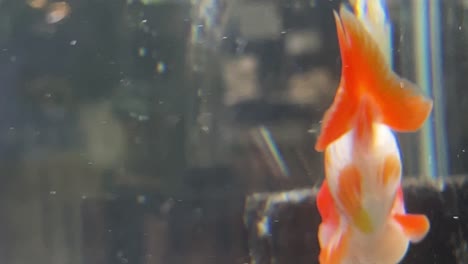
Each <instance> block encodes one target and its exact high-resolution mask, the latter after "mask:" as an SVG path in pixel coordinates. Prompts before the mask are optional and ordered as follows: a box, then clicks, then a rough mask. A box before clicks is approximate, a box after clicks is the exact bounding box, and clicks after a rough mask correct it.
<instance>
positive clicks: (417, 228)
mask: <svg viewBox="0 0 468 264" xmlns="http://www.w3.org/2000/svg"><path fill="white" fill-rule="evenodd" d="M393 217H394V219H395V220H396V221H397V222H398V224H400V226H401V228H402V229H403V232H404V233H405V234H406V235H407V236H408V237H409V239H410V241H411V242H413V243H417V242H419V241H421V240H422V239H423V238H424V237H425V236H426V235H427V233H428V232H429V229H430V223H429V219H427V217H426V216H425V215H422V214H395V215H394V216H393Z"/></svg>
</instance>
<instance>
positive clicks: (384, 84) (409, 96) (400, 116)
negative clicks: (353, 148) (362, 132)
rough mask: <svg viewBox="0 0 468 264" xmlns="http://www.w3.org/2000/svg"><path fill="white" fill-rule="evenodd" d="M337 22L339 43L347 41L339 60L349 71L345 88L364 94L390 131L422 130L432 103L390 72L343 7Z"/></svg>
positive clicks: (379, 119)
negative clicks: (344, 54)
mask: <svg viewBox="0 0 468 264" xmlns="http://www.w3.org/2000/svg"><path fill="white" fill-rule="evenodd" d="M339 18H340V21H341V28H342V29H340V30H339V31H338V34H339V35H340V34H341V35H344V36H341V37H339V39H343V40H345V41H346V40H347V48H344V49H343V51H345V53H346V56H343V55H342V57H343V58H344V59H343V64H344V65H345V68H348V69H347V70H345V71H344V72H343V73H344V74H343V76H345V77H346V79H348V80H349V83H350V84H352V85H346V86H345V87H347V88H348V89H350V88H352V89H354V90H360V92H361V93H362V94H366V95H367V97H368V98H370V100H371V101H372V102H373V105H375V107H376V110H378V115H376V117H377V119H378V121H379V122H382V123H384V124H385V125H387V126H389V127H390V128H392V129H393V130H395V131H398V132H414V131H416V130H418V129H419V128H421V126H422V125H423V123H424V121H425V120H426V119H427V118H428V116H429V114H430V112H431V110H432V100H431V99H429V98H427V97H426V96H424V95H423V93H422V91H421V90H420V89H419V87H418V86H417V85H416V84H414V83H412V82H411V81H409V80H406V79H403V78H400V77H399V76H398V75H397V74H395V73H394V72H393V70H392V69H391V67H390V65H389V64H388V62H387V61H386V59H385V56H384V54H383V52H382V50H381V48H380V47H379V45H378V44H377V43H376V41H375V40H374V39H373V38H372V36H371V35H370V33H369V32H368V31H367V30H366V29H365V27H364V25H362V23H361V22H360V21H359V20H358V19H357V17H356V16H355V15H354V14H352V13H351V12H350V11H349V10H347V9H346V8H345V7H344V6H342V7H341V9H340V17H339ZM340 32H342V33H340ZM343 32H344V33H343ZM340 48H341V44H340ZM347 50H349V51H352V52H346V51H347ZM347 71H348V72H347ZM349 76H350V77H349ZM356 76H358V77H359V78H358V77H356ZM356 98H362V96H359V97H356Z"/></svg>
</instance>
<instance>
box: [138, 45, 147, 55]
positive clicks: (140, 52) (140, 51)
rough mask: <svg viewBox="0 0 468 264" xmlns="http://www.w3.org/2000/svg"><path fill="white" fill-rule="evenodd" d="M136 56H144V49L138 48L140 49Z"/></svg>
mask: <svg viewBox="0 0 468 264" xmlns="http://www.w3.org/2000/svg"><path fill="white" fill-rule="evenodd" d="M138 56H140V57H144V56H146V48H144V47H140V48H139V49H138Z"/></svg>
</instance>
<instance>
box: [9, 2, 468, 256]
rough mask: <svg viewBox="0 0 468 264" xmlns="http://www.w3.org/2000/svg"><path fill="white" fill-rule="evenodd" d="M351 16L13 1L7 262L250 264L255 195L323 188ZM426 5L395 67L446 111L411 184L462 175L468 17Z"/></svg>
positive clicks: (447, 5) (400, 5)
mask: <svg viewBox="0 0 468 264" xmlns="http://www.w3.org/2000/svg"><path fill="white" fill-rule="evenodd" d="M340 2H341V1H335V0H334V1H330V0H67V1H54V0H0V168H1V173H0V177H1V181H0V182H1V185H0V197H1V199H0V212H2V213H1V215H0V262H2V263H11V264H20V263H37V264H42V263H44V264H45V263H48V264H55V263H57V264H58V263H61V264H62V263H71V264H78V263H90V264H92V263H105V264H107V263H109V264H111V263H112V264H113V263H135V264H139V263H146V264H150V263H164V264H166V263H167V264H172V263H174V264H179V263H180V264H184V263H190V264H192V263H193V264H196V263H205V264H210V263H249V261H250V260H249V251H248V245H247V242H246V241H247V233H246V231H245V227H244V224H243V219H242V214H243V210H244V202H245V197H246V195H249V194H254V193H258V192H269V191H284V190H293V189H296V188H312V187H313V186H317V185H318V184H320V183H321V179H322V178H323V169H322V158H321V154H320V153H316V152H315V151H314V149H313V146H314V143H315V140H316V136H317V133H318V131H319V129H320V119H321V117H322V115H323V113H324V111H325V110H326V109H327V108H328V106H329V105H330V103H331V102H332V100H333V96H334V93H335V89H336V86H337V84H338V81H339V74H340V69H341V64H340V63H341V62H340V58H339V50H338V43H337V39H336V32H335V24H334V20H333V13H332V10H333V8H336V7H338V6H339V4H340ZM414 2H420V5H421V6H423V7H425V8H426V9H424V10H426V11H424V10H423V9H418V8H419V6H418V4H414V3H413V2H412V1H405V0H388V1H387V3H388V10H389V15H390V16H389V19H390V21H391V24H392V27H393V33H392V36H393V38H392V39H393V51H394V52H393V63H394V68H395V71H396V72H398V73H400V74H402V75H403V76H405V77H407V78H409V79H410V80H414V81H420V80H422V82H423V84H427V85H425V86H424V87H426V88H427V91H428V93H429V94H430V95H431V96H434V95H435V96H436V105H437V108H436V113H435V114H434V117H433V119H431V122H430V124H429V127H428V128H426V129H425V130H424V131H426V132H424V131H423V132H422V133H426V134H425V135H427V137H424V136H422V137H421V135H420V134H414V135H404V136H401V138H400V139H401V145H402V151H403V157H404V166H405V167H404V169H405V175H408V177H411V176H415V177H422V178H429V179H442V178H443V177H445V176H448V175H464V174H466V173H467V171H468V153H466V151H465V150H466V148H468V133H467V132H468V122H466V117H465V113H467V112H468V93H467V92H466V91H465V90H466V87H465V85H464V84H465V83H466V81H465V79H464V78H465V77H466V75H465V74H466V72H468V64H467V61H468V60H467V58H468V49H467V48H466V47H468V20H465V19H464V18H465V15H468V2H467V1H462V0H447V1H443V0H428V1H414ZM418 14H419V15H420V16H418ZM417 19H419V20H417ZM425 19H426V20H425ZM421 21H423V24H427V25H428V26H427V27H428V29H427V31H426V33H427V32H429V33H427V34H426V35H424V34H423V33H424V30H422V29H421V31H422V32H423V33H421V32H419V28H418V27H419V26H420V25H421V24H420V23H421ZM424 21H426V22H427V23H424ZM418 23H419V24H418ZM431 32H432V33H431ZM434 32H435V33H437V34H439V35H434ZM419 33H421V34H419ZM421 45H422V46H421ZM424 45H426V46H424ZM425 52H427V54H426V53H425ZM414 54H417V55H418V56H422V57H421V58H426V59H428V62H427V63H426V62H425V61H422V65H423V66H421V62H420V61H418V59H417V57H415V55H414ZM424 65H426V66H427V65H429V66H428V67H429V68H428V69H426V68H424ZM421 67H422V68H421ZM418 83H420V82H418ZM424 146H426V148H424ZM421 147H423V149H424V150H425V151H424V152H420V151H418V150H421ZM421 153H422V154H421ZM421 155H422V156H421ZM421 160H423V161H421Z"/></svg>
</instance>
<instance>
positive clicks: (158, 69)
mask: <svg viewBox="0 0 468 264" xmlns="http://www.w3.org/2000/svg"><path fill="white" fill-rule="evenodd" d="M156 72H157V73H159V74H163V73H164V72H166V64H165V63H164V62H162V61H160V62H158V64H156Z"/></svg>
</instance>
